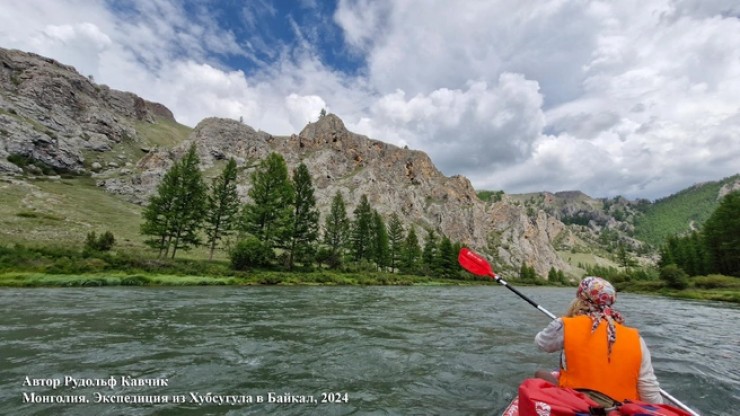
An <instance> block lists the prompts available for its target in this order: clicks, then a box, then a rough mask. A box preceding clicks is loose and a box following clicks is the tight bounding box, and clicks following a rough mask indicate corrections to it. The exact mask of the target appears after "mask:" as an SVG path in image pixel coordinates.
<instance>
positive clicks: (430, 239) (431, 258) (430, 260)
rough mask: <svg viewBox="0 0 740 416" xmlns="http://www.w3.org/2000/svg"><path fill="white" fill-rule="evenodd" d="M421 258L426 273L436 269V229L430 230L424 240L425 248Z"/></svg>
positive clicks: (429, 273) (428, 273)
mask: <svg viewBox="0 0 740 416" xmlns="http://www.w3.org/2000/svg"><path fill="white" fill-rule="evenodd" d="M421 260H422V265H421V268H422V270H424V274H426V275H428V276H429V275H431V274H432V273H433V272H434V271H435V268H436V267H435V266H436V263H437V234H436V233H435V232H434V230H429V231H428V233H427V238H426V240H425V241H424V249H423V251H422V253H421Z"/></svg>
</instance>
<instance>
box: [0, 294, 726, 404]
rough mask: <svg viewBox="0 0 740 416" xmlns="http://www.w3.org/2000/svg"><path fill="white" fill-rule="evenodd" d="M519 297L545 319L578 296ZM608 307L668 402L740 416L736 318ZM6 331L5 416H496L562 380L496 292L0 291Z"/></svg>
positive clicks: (509, 299)
mask: <svg viewBox="0 0 740 416" xmlns="http://www.w3.org/2000/svg"><path fill="white" fill-rule="evenodd" d="M520 290H522V291H523V292H525V293H526V294H528V295H529V296H530V297H531V298H533V299H534V300H535V301H536V302H538V303H540V304H542V305H543V306H545V307H546V308H548V309H549V310H550V311H552V312H553V313H555V314H559V313H561V312H562V311H564V310H565V308H566V306H567V304H568V302H569V301H570V299H571V297H572V295H573V289H572V288H570V289H559V288H529V287H526V288H520ZM617 306H618V309H619V310H621V311H622V312H623V313H624V314H625V316H626V318H627V323H628V324H630V325H633V326H636V327H638V328H640V330H641V333H642V335H643V337H644V338H645V340H646V342H647V344H648V345H649V347H650V349H651V351H652V355H653V364H654V367H655V369H656V374H657V376H658V379H659V380H660V382H661V387H662V388H663V389H664V390H666V391H667V392H669V393H670V394H672V395H673V396H675V397H677V398H678V399H680V400H681V401H683V402H684V403H686V404H688V405H691V406H692V407H694V408H695V409H696V410H698V411H699V412H700V413H701V414H705V415H739V414H740V308H738V307H737V306H735V305H729V304H721V303H714V302H694V301H679V300H671V299H664V298H658V297H650V296H644V295H632V294H620V297H619V300H618V302H617ZM0 316H2V319H1V320H0V414H3V415H121V414H125V415H262V414H271V415H479V414H480V415H483V414H500V413H501V411H502V410H503V409H504V408H505V407H506V405H507V404H508V403H509V401H510V400H511V399H512V398H513V396H514V394H515V391H516V387H517V385H518V384H519V382H520V381H521V380H522V379H524V378H526V377H528V376H530V375H531V374H532V373H534V371H535V370H536V369H537V368H554V367H555V366H556V365H557V356H556V354H545V353H542V352H539V351H538V350H537V348H536V347H535V346H534V345H533V338H534V335H535V333H536V332H537V331H538V330H539V329H541V328H542V327H544V326H545V325H546V324H547V323H548V318H547V317H546V316H545V315H544V314H542V313H541V312H539V311H538V310H536V309H535V308H533V307H531V306H530V305H529V304H527V303H526V302H524V301H522V300H521V299H520V298H518V297H517V296H516V295H514V294H513V293H511V292H509V291H508V290H506V289H505V288H503V287H498V286H495V287H494V286H483V287H188V288H125V287H115V288H84V289H0ZM110 380H114V381H115V385H114V386H111V384H113V383H111V382H110ZM75 383H77V386H76V388H75ZM286 394H287V395H286ZM260 399H261V400H263V402H261V403H258V401H260ZM270 399H272V400H274V401H278V400H279V401H282V402H283V403H268V402H269V401H270ZM54 400H63V401H66V400H71V401H75V400H77V401H87V403H72V404H69V403H68V404H62V403H48V401H54ZM126 400H128V402H125V401H126ZM165 400H167V402H166V403H165V402H164V401H165ZM218 400H222V401H224V402H227V401H228V403H224V404H218V403H214V401H218ZM250 400H251V401H252V403H249V401H250ZM301 400H315V401H316V402H317V403H290V402H291V401H293V402H294V401H301ZM322 400H325V402H322ZM132 401H133V402H132ZM137 401H138V402H137ZM156 401H159V402H158V403H157V402H156ZM173 401H179V402H178V403H173ZM96 402H99V403H96ZM141 402H144V403H141ZM151 402H155V403H151ZM233 402H238V403H236V404H233ZM286 402H288V403H286ZM332 402H333V403H332Z"/></svg>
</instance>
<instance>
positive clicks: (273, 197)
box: [241, 153, 294, 249]
mask: <svg viewBox="0 0 740 416" xmlns="http://www.w3.org/2000/svg"><path fill="white" fill-rule="evenodd" d="M250 179H251V181H252V188H251V189H250V190H249V197H250V198H251V202H250V203H248V204H246V205H245V206H244V210H243V211H242V221H241V228H242V230H243V231H246V232H247V233H249V234H252V235H253V236H255V237H257V239H259V240H260V241H261V242H262V243H263V244H265V246H266V247H268V248H269V249H275V248H284V246H285V241H286V238H287V237H288V236H289V234H290V229H291V228H290V226H291V215H292V212H293V209H292V206H293V193H294V191H293V186H292V185H291V183H290V178H289V177H288V167H287V165H286V164H285V159H283V157H282V156H281V155H279V154H277V153H271V154H270V155H269V156H267V158H265V159H264V160H262V161H261V162H260V164H259V166H258V167H257V169H256V170H255V172H253V173H252V175H251V176H250Z"/></svg>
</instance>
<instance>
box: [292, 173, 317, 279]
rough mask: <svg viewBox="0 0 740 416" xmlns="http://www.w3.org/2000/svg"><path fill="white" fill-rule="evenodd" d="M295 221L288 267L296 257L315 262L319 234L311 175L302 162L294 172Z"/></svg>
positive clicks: (304, 261) (293, 222) (305, 261)
mask: <svg viewBox="0 0 740 416" xmlns="http://www.w3.org/2000/svg"><path fill="white" fill-rule="evenodd" d="M293 189H294V191H295V192H294V198H293V221H292V230H291V234H290V247H288V252H289V258H288V268H289V269H292V268H293V265H294V262H295V260H296V259H298V260H299V261H301V262H302V263H304V265H307V264H309V263H313V260H314V257H313V254H314V252H315V244H316V240H318V236H319V211H318V210H317V209H316V197H315V196H314V189H313V184H312V182H311V175H310V174H309V172H308V167H306V165H305V164H303V163H301V164H300V165H298V168H297V169H296V170H295V171H294V172H293Z"/></svg>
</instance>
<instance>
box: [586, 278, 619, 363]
mask: <svg viewBox="0 0 740 416" xmlns="http://www.w3.org/2000/svg"><path fill="white" fill-rule="evenodd" d="M576 296H577V297H578V298H579V299H581V300H582V301H584V303H586V304H587V305H588V311H587V312H585V314H586V315H588V316H589V317H590V318H591V322H592V324H591V332H593V331H595V330H596V328H598V327H599V323H600V322H601V321H602V320H604V321H606V328H607V329H606V337H607V342H608V347H609V354H611V352H612V345H613V344H614V342H615V341H616V340H617V330H616V328H615V325H614V323H615V322H616V323H619V324H623V323H624V318H623V317H622V314H621V313H619V312H617V311H615V310H614V309H612V305H613V304H614V302H615V301H616V300H617V292H616V290H614V286H612V285H611V283H609V282H607V281H606V280H604V279H602V278H600V277H596V276H588V277H586V278H584V279H583V280H581V283H580V284H579V285H578V291H577V292H576Z"/></svg>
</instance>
